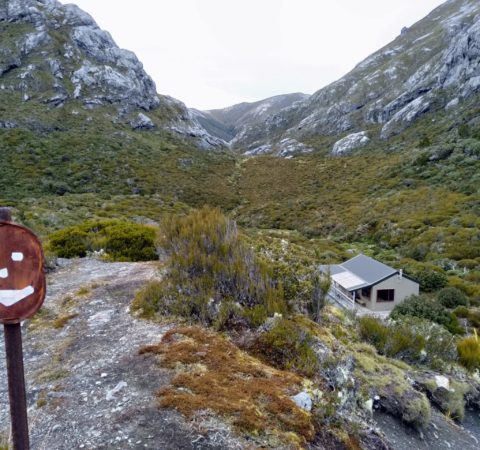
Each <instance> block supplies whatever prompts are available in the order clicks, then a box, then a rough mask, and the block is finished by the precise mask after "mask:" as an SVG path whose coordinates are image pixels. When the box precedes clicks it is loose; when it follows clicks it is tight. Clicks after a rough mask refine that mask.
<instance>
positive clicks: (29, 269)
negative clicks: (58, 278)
mask: <svg viewBox="0 0 480 450" xmlns="http://www.w3.org/2000/svg"><path fill="white" fill-rule="evenodd" d="M11 219H12V218H11V214H10V210H9V209H7V208H0V323H3V324H4V326H3V328H4V336H5V358H6V362H7V378H8V397H9V401H10V417H11V423H12V443H13V448H14V450H28V449H29V448H30V438H29V433H28V414H27V398H26V392H25V374H24V366H23V346H22V328H21V325H20V322H21V321H22V320H24V319H28V318H30V317H32V316H33V315H34V314H35V313H36V312H37V311H38V310H39V309H40V307H41V306H42V304H43V301H44V300H45V293H46V280H45V272H44V257H43V250H42V245H41V244H40V241H39V240H38V238H37V237H36V236H35V234H33V233H32V232H31V231H30V230H29V229H28V228H25V227H22V226H21V225H17V224H14V223H11Z"/></svg>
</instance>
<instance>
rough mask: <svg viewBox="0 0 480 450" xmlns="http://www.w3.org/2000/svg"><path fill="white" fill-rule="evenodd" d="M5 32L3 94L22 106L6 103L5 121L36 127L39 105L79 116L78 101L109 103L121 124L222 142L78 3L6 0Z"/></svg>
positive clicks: (108, 112) (2, 6)
mask: <svg viewBox="0 0 480 450" xmlns="http://www.w3.org/2000/svg"><path fill="white" fill-rule="evenodd" d="M0 32H1V33H2V45H1V48H0V95H1V96H2V99H3V100H4V104H6V105H8V104H10V102H11V104H12V105H16V104H22V105H23V112H22V115H18V116H15V114H14V112H13V111H12V110H11V109H9V108H5V110H4V111H2V113H1V116H0V119H1V120H0V127H2V128H13V127H17V126H19V127H25V126H27V127H30V128H31V123H32V122H38V120H39V116H40V115H41V113H39V110H40V111H41V110H46V111H49V110H52V109H64V110H65V113H66V114H71V115H78V114H79V111H78V109H79V108H82V109H84V110H90V111H95V110H102V109H103V110H102V114H103V116H105V117H108V119H109V120H110V121H111V122H113V123H114V124H120V125H122V124H123V125H127V126H128V125H130V126H131V127H132V128H133V129H137V130H138V129H143V130H148V129H154V128H157V127H158V128H162V129H167V130H170V131H172V132H174V133H179V134H180V135H183V136H187V137H189V138H194V139H195V140H196V141H197V142H198V144H199V146H200V147H201V148H212V147H218V146H222V145H223V141H221V140H220V139H217V138H215V137H211V136H210V135H209V134H208V133H207V132H206V131H205V130H204V129H203V128H202V127H201V125H200V124H199V123H198V122H197V121H196V119H195V118H194V117H193V115H192V114H191V112H190V111H189V110H188V109H187V108H186V107H185V105H184V104H183V103H181V102H179V101H178V100H176V99H173V98H171V97H168V96H162V95H159V94H157V90H156V86H155V83H154V81H153V80H152V78H151V77H150V76H149V75H148V74H147V73H146V72H145V70H144V68H143V65H142V63H141V62H140V61H139V60H138V58H137V57H136V56H135V54H134V53H132V52H131V51H128V50H124V49H121V48H119V47H118V46H117V45H116V43H115V42H114V40H113V38H112V36H111V35H110V34H109V33H108V32H106V31H104V30H101V29H100V28H99V27H98V25H97V24H96V22H95V21H94V20H93V18H92V17H91V16H90V15H89V14H87V13H86V12H84V11H82V10H81V9H80V8H78V7H77V6H76V5H72V4H68V5H63V4H61V3H60V2H58V1H56V0H38V1H37V0H1V1H0ZM12 109H13V108H12ZM37 128H38V127H37Z"/></svg>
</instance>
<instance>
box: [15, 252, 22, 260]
mask: <svg viewBox="0 0 480 450" xmlns="http://www.w3.org/2000/svg"><path fill="white" fill-rule="evenodd" d="M12 261H16V262H20V261H23V253H22V252H13V253H12Z"/></svg>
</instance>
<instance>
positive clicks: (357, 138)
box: [332, 131, 370, 156]
mask: <svg viewBox="0 0 480 450" xmlns="http://www.w3.org/2000/svg"><path fill="white" fill-rule="evenodd" d="M369 142H370V138H369V137H368V135H367V132H366V131H360V132H359V133H352V134H349V135H348V136H346V137H344V138H343V139H340V140H339V141H337V142H336V143H335V145H334V146H333V148H332V155H334V156H342V155H348V154H349V153H351V152H352V151H353V150H356V149H357V148H361V147H364V146H365V145H367V144H368V143H369Z"/></svg>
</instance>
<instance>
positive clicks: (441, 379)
mask: <svg viewBox="0 0 480 450" xmlns="http://www.w3.org/2000/svg"><path fill="white" fill-rule="evenodd" d="M435 383H437V387H439V388H444V389H446V390H447V391H448V390H449V389H450V381H449V379H448V378H447V377H445V376H443V375H435Z"/></svg>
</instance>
